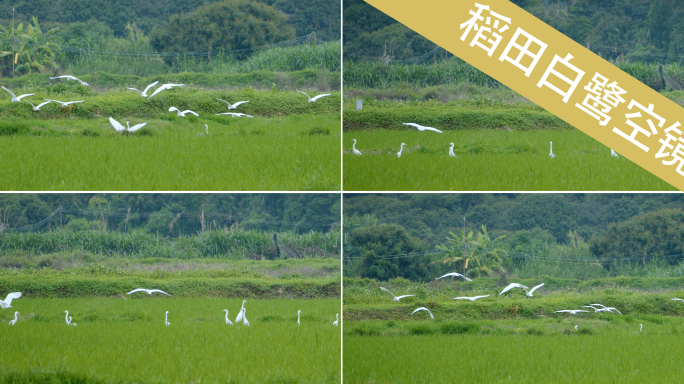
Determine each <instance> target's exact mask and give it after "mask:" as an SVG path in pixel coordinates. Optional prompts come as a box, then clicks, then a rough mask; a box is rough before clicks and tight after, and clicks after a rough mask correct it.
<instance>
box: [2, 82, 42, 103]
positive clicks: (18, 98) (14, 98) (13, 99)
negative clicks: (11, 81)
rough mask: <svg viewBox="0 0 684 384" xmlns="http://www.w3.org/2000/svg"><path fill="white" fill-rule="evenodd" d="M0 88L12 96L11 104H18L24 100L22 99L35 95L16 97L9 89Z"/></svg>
mask: <svg viewBox="0 0 684 384" xmlns="http://www.w3.org/2000/svg"><path fill="white" fill-rule="evenodd" d="M1 88H2V89H4V90H5V91H7V93H9V94H10V95H11V96H12V102H13V103H18V102H20V101H21V99H22V98H24V97H27V96H33V95H35V93H29V94H26V95H21V96H17V95H15V94H14V92H12V91H10V90H9V89H7V88H5V87H4V86H2V87H1Z"/></svg>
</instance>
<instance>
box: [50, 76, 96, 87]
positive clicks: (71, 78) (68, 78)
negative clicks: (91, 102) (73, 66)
mask: <svg viewBox="0 0 684 384" xmlns="http://www.w3.org/2000/svg"><path fill="white" fill-rule="evenodd" d="M54 79H67V80H76V81H78V82H79V83H81V85H85V86H86V87H87V86H88V83H86V82H85V81H83V80H81V79H79V78H77V77H74V76H71V75H65V76H57V77H51V78H50V80H54Z"/></svg>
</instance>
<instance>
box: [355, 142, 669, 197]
mask: <svg viewBox="0 0 684 384" xmlns="http://www.w3.org/2000/svg"><path fill="white" fill-rule="evenodd" d="M353 139H356V140H357V143H356V149H358V150H360V151H361V152H362V153H363V154H362V155H361V156H355V155H353V154H351V149H352V144H353V141H352V140H353ZM551 141H552V142H553V153H554V154H555V155H556V157H555V158H554V159H551V158H550V157H549V142H551ZM451 142H453V143H455V147H454V152H455V154H456V157H449V156H448V150H449V147H450V144H449V143H451ZM343 143H344V144H343V148H344V160H343V161H344V165H343V167H344V171H343V172H344V190H346V191H378V190H384V191H409V190H413V191H542V190H545V191H631V190H638V191H648V190H656V191H670V190H675V189H674V187H672V186H671V185H670V184H668V183H666V182H664V181H662V180H661V179H659V178H658V177H656V176H654V175H653V174H651V173H650V172H648V171H646V170H644V169H643V168H641V167H639V166H638V165H636V164H634V163H632V162H631V161H629V160H627V159H625V158H623V157H620V158H619V159H618V158H614V157H611V156H610V149H609V148H607V147H606V146H604V145H603V144H601V143H599V142H598V141H596V140H594V139H592V138H591V137H589V136H588V135H586V134H584V133H582V132H581V131H579V130H575V129H554V130H522V131H516V130H513V131H508V130H498V129H480V130H445V131H444V133H442V134H440V133H436V132H428V131H425V132H418V131H416V130H406V129H371V130H345V132H344V138H343ZM401 143H406V146H404V150H403V153H402V156H401V158H398V157H397V155H396V154H397V152H398V151H399V148H400V146H401Z"/></svg>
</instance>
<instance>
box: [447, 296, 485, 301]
mask: <svg viewBox="0 0 684 384" xmlns="http://www.w3.org/2000/svg"><path fill="white" fill-rule="evenodd" d="M485 297H489V295H484V296H473V297H468V296H462V297H454V300H470V301H475V300H477V299H482V298H485Z"/></svg>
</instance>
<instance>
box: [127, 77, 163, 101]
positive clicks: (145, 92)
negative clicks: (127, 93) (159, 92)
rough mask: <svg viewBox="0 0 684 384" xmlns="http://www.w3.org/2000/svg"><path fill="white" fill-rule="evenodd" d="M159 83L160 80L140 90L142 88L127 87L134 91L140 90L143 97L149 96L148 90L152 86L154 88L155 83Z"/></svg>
mask: <svg viewBox="0 0 684 384" xmlns="http://www.w3.org/2000/svg"><path fill="white" fill-rule="evenodd" d="M157 83H159V82H158V81H155V82H154V83H152V84H150V85H148V86H147V88H145V90H144V91H140V90H139V89H137V88H126V89H130V90H133V91H138V92H140V96H141V97H147V91H148V90H149V89H150V88H152V87H154V86H155V85H157Z"/></svg>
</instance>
